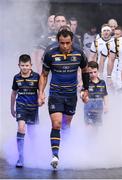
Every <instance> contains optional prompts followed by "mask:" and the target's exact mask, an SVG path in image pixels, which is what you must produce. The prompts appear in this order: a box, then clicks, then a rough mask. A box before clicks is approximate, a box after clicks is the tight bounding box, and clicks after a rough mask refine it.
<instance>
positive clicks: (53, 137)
mask: <svg viewBox="0 0 122 180" xmlns="http://www.w3.org/2000/svg"><path fill="white" fill-rule="evenodd" d="M50 141H51V148H52V154H53V156H56V157H57V158H58V152H59V146H60V130H58V129H52V130H51V134H50Z"/></svg>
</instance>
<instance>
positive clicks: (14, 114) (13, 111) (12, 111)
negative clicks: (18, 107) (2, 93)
mask: <svg viewBox="0 0 122 180" xmlns="http://www.w3.org/2000/svg"><path fill="white" fill-rule="evenodd" d="M11 114H12V116H13V117H14V118H15V117H16V111H15V110H14V109H12V110H11Z"/></svg>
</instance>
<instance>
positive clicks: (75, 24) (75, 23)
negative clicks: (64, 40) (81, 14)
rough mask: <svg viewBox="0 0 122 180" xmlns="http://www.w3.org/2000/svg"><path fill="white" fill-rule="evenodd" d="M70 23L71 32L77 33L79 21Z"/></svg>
mask: <svg viewBox="0 0 122 180" xmlns="http://www.w3.org/2000/svg"><path fill="white" fill-rule="evenodd" d="M70 22H71V31H72V32H73V33H75V32H76V29H77V21H70Z"/></svg>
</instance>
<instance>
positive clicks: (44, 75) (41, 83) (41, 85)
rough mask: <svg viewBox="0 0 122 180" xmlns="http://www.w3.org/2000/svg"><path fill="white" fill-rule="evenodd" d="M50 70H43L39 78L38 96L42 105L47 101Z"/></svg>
mask: <svg viewBox="0 0 122 180" xmlns="http://www.w3.org/2000/svg"><path fill="white" fill-rule="evenodd" d="M48 74H49V71H45V70H44V69H43V70H42V73H41V76H40V79H39V96H38V104H39V106H42V105H43V104H44V103H45V93H44V90H45V87H46V85H47V80H48Z"/></svg>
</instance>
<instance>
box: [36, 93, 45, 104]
mask: <svg viewBox="0 0 122 180" xmlns="http://www.w3.org/2000/svg"><path fill="white" fill-rule="evenodd" d="M44 103H45V94H44V93H40V95H39V97H38V105H39V106H42V105H43V104H44Z"/></svg>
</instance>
